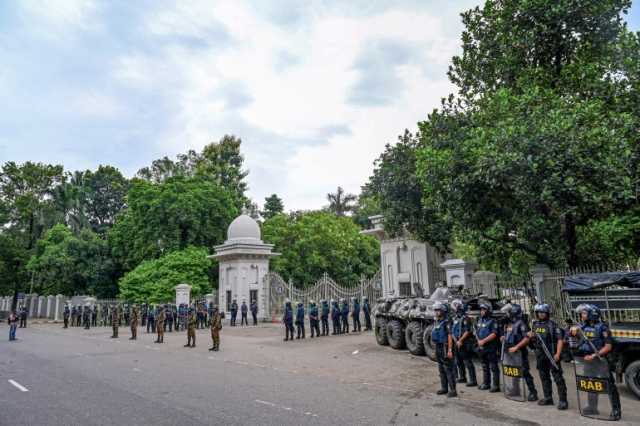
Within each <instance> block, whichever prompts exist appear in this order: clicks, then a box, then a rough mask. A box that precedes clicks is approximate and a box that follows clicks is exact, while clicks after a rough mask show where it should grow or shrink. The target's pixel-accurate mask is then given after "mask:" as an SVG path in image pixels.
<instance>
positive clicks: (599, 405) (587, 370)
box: [574, 357, 616, 420]
mask: <svg viewBox="0 0 640 426" xmlns="http://www.w3.org/2000/svg"><path fill="white" fill-rule="evenodd" d="M574 366H575V370H576V387H577V389H578V408H579V409H580V414H581V415H583V416H584V417H590V418H592V419H598V420H614V418H613V416H612V414H613V407H612V404H611V397H610V393H609V392H610V390H611V387H612V386H615V385H616V384H615V383H613V382H612V381H611V374H610V373H609V363H608V362H607V361H606V360H605V359H600V358H594V359H593V360H591V361H586V360H585V359H584V358H583V357H575V362H574Z"/></svg>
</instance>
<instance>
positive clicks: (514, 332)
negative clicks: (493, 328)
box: [505, 319, 524, 347]
mask: <svg viewBox="0 0 640 426" xmlns="http://www.w3.org/2000/svg"><path fill="white" fill-rule="evenodd" d="M522 325H523V322H522V320H521V319H518V320H516V321H514V322H511V323H508V324H507V325H506V327H505V328H506V329H505V344H506V345H507V347H511V346H515V345H517V344H518V343H520V341H521V340H522V339H524V335H523V334H522Z"/></svg>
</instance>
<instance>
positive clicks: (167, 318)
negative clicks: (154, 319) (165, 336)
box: [164, 306, 173, 333]
mask: <svg viewBox="0 0 640 426" xmlns="http://www.w3.org/2000/svg"><path fill="white" fill-rule="evenodd" d="M164 323H165V327H164V328H165V330H166V329H167V328H168V329H169V333H172V332H173V309H171V306H169V309H167V312H166V313H165V314H164Z"/></svg>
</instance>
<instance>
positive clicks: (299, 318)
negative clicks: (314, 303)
mask: <svg viewBox="0 0 640 426" xmlns="http://www.w3.org/2000/svg"><path fill="white" fill-rule="evenodd" d="M296 331H297V335H296V339H300V336H302V338H303V339H304V305H303V303H302V302H298V309H297V310H296Z"/></svg>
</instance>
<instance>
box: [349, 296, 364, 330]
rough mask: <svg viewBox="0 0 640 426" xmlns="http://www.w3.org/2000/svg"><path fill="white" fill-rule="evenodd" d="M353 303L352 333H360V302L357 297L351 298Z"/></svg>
mask: <svg viewBox="0 0 640 426" xmlns="http://www.w3.org/2000/svg"><path fill="white" fill-rule="evenodd" d="M352 301H353V312H352V313H351V316H352V317H353V331H354V332H356V331H357V332H360V331H361V330H362V326H361V325H360V302H359V301H358V298H357V297H354V298H352Z"/></svg>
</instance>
